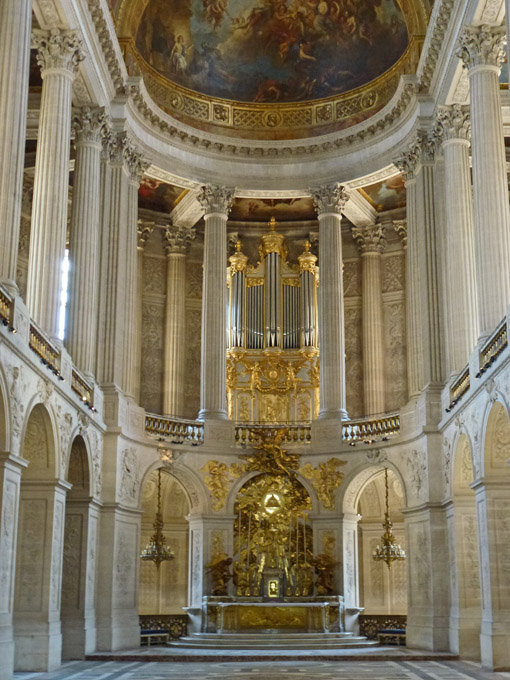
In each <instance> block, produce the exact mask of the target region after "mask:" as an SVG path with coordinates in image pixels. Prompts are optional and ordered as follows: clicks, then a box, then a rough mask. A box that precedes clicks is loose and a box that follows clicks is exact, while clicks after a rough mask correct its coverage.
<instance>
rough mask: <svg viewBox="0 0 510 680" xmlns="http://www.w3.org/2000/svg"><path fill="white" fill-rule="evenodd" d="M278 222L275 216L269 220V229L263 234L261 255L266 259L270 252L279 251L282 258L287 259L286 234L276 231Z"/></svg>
mask: <svg viewBox="0 0 510 680" xmlns="http://www.w3.org/2000/svg"><path fill="white" fill-rule="evenodd" d="M277 225H278V223H277V221H276V220H275V218H274V217H271V219H270V220H269V222H268V226H269V231H267V232H266V233H265V234H262V236H261V238H260V241H261V243H260V246H259V255H260V258H261V259H264V257H265V256H266V255H268V254H269V253H278V255H279V256H280V257H281V258H282V260H284V261H285V260H286V259H287V246H286V245H285V236H284V235H283V234H279V233H278V232H277V231H276V227H277Z"/></svg>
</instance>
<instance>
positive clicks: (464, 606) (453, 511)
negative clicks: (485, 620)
mask: <svg viewBox="0 0 510 680" xmlns="http://www.w3.org/2000/svg"><path fill="white" fill-rule="evenodd" d="M472 483H473V457H472V453H471V447H470V445H469V440H468V438H467V436H466V435H465V434H462V435H461V436H460V437H459V440H458V442H457V447H456V449H455V454H454V459H453V476H452V501H453V503H451V504H450V505H449V506H448V507H447V508H446V520H447V524H448V539H449V552H450V588H451V604H450V648H451V651H452V652H456V653H458V654H460V655H461V656H462V657H463V658H466V659H475V660H476V659H479V658H480V622H481V592H480V566H479V558H478V550H479V546H478V526H477V519H476V503H475V493H474V491H473V490H472V488H471V485H472Z"/></svg>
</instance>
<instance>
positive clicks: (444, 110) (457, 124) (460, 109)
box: [436, 104, 471, 142]
mask: <svg viewBox="0 0 510 680" xmlns="http://www.w3.org/2000/svg"><path fill="white" fill-rule="evenodd" d="M436 131H437V133H438V136H439V138H440V140H441V141H442V142H446V141H448V140H450V139H459V140H465V141H469V140H470V139H471V118H470V116H469V109H468V108H467V107H466V106H461V105H460V104H454V105H453V106H441V107H440V108H439V109H438V111H437V115H436Z"/></svg>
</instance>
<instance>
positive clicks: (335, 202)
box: [310, 184, 349, 215]
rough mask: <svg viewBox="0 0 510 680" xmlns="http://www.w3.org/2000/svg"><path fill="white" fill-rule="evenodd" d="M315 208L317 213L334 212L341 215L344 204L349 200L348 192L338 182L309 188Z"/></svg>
mask: <svg viewBox="0 0 510 680" xmlns="http://www.w3.org/2000/svg"><path fill="white" fill-rule="evenodd" d="M310 193H311V194H312V198H313V203H314V206H315V210H316V211H317V214H318V215H323V214H327V213H336V214H337V215H341V214H342V211H343V209H344V207H345V204H346V203H347V201H348V200H349V192H348V191H347V189H346V188H345V187H343V186H341V185H340V184H331V185H327V186H322V187H317V188H315V189H310Z"/></svg>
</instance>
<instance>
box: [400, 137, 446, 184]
mask: <svg viewBox="0 0 510 680" xmlns="http://www.w3.org/2000/svg"><path fill="white" fill-rule="evenodd" d="M436 148H437V139H436V137H435V135H434V134H433V133H432V134H428V133H427V132H425V131H423V130H418V132H417V133H416V137H415V138H414V140H413V141H412V142H411V144H410V145H409V147H408V149H406V151H403V152H402V153H401V154H400V156H397V157H396V158H395V159H394V160H393V163H394V164H395V165H396V166H397V168H398V169H399V170H400V172H402V174H403V175H404V178H405V179H406V180H410V179H414V177H416V174H417V172H418V169H419V167H420V166H421V165H422V164H423V163H433V162H434V158H435V153H436Z"/></svg>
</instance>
